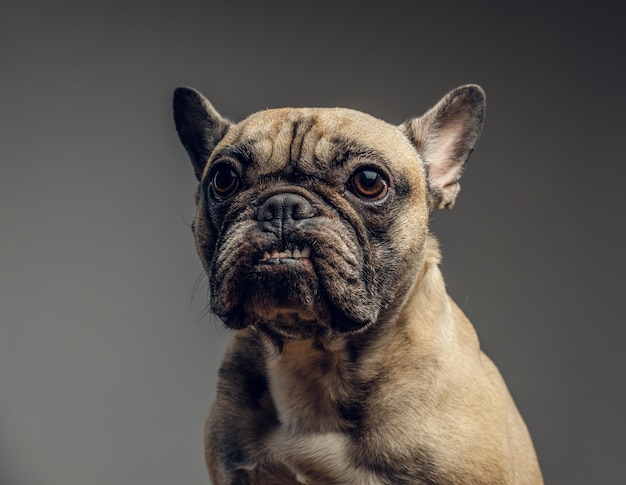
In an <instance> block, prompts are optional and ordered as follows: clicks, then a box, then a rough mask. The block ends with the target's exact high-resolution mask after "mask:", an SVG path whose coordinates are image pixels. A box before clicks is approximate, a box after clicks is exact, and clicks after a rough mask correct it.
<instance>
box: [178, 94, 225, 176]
mask: <svg viewBox="0 0 626 485" xmlns="http://www.w3.org/2000/svg"><path fill="white" fill-rule="evenodd" d="M174 122H175V123H176V131H177V132H178V137H179V138H180V141H181V142H182V144H183V146H184V147H185V149H186V150H187V153H188V154H189V158H191V163H192V164H193V169H194V171H195V174H196V178H197V179H198V180H200V178H201V177H202V172H203V171H204V167H205V165H206V163H207V161H208V160H209V157H210V156H211V152H213V149H214V148H215V146H216V145H217V144H218V143H219V141H220V140H221V139H222V138H223V137H224V135H225V134H226V132H227V131H228V129H229V128H230V126H231V123H230V122H229V121H228V120H226V119H224V118H222V117H221V116H220V114H219V113H218V112H217V111H216V110H215V108H213V106H212V105H211V103H209V101H208V100H207V99H206V98H205V97H204V96H202V94H200V93H199V92H198V91H196V90H195V89H191V88H185V87H180V88H177V89H176V90H175V91H174Z"/></svg>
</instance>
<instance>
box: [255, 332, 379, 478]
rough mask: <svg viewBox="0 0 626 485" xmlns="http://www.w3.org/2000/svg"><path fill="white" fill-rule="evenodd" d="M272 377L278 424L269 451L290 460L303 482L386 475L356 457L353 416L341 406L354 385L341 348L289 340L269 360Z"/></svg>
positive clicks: (278, 459) (280, 459)
mask: <svg viewBox="0 0 626 485" xmlns="http://www.w3.org/2000/svg"><path fill="white" fill-rule="evenodd" d="M268 371H269V382H270V391H271V394H272V399H273V401H274V405H275V407H276V411H277V414H278V418H279V422H280V425H279V426H278V427H277V428H275V429H274V430H273V431H272V433H271V434H270V436H269V437H268V439H267V440H266V442H265V446H266V448H267V453H268V457H269V459H270V460H271V461H276V462H279V463H282V464H284V465H287V466H288V467H289V468H290V469H291V470H292V472H293V473H294V474H295V475H296V476H297V477H298V479H299V480H300V482H301V483H305V484H306V483H329V484H331V483H336V484H343V483H345V484H348V483H360V484H363V485H379V484H382V483H383V482H382V480H381V479H380V478H379V477H378V476H376V474H374V473H372V472H371V471H369V470H366V469H364V468H362V467H359V466H358V465H357V464H356V462H355V456H356V455H357V454H358V449H357V448H358V445H357V444H355V443H354V441H353V439H352V437H351V434H350V430H351V428H353V427H354V426H355V423H352V422H350V421H349V420H347V419H346V418H345V417H344V416H342V413H341V411H340V408H341V403H342V402H343V401H345V400H348V399H349V398H350V394H351V388H350V385H349V383H350V381H349V379H348V376H346V375H345V369H344V368H343V365H342V361H341V355H340V354H332V355H331V354H328V353H325V352H321V351H319V350H316V349H314V348H313V347H312V346H311V345H310V344H309V343H308V342H298V343H294V344H289V346H287V348H286V349H285V351H284V352H283V354H282V355H281V357H280V358H277V359H275V360H273V361H271V362H269V366H268Z"/></svg>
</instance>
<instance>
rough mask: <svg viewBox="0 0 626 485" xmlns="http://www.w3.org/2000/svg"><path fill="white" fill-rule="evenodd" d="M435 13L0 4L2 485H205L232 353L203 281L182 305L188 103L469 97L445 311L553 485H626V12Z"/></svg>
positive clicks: (188, 258)
mask: <svg viewBox="0 0 626 485" xmlns="http://www.w3.org/2000/svg"><path fill="white" fill-rule="evenodd" d="M11 3H14V4H11ZM431 3H435V2H428V3H425V2H424V3H420V2H411V3H410V5H409V2H406V4H405V3H394V2H380V3H379V2H373V3H372V4H366V3H363V2H354V3H352V4H348V3H343V2H333V3H324V2H309V3H306V4H305V3H297V2H293V1H291V2H258V3H249V4H242V3H237V2H231V3H230V4H228V5H220V4H217V3H215V4H211V3H210V2H197V1H196V2H193V1H187V0H182V1H178V2H170V3H169V4H166V3H165V2H148V1H146V2H117V3H115V2H112V1H109V2H88V1H83V2H74V3H72V2H68V1H60V2H43V1H29V0H22V1H20V2H10V3H7V2H6V1H5V2H4V3H3V4H2V12H1V14H0V82H1V85H0V87H1V89H0V162H1V164H2V165H1V172H0V202H1V203H0V231H1V232H0V484H2V485H14V484H15V485H22V484H24V485H30V484H33V485H38V484H46V485H48V484H49V485H56V484H59V485H61V484H63V485H84V484H94V485H97V484H107V485H108V484H116V485H118V484H140V483H150V484H171V483H198V484H200V483H208V478H207V476H206V473H205V470H204V464H203V456H202V424H203V420H204V415H205V413H206V410H207V407H208V403H209V401H210V398H211V396H212V395H213V389H214V384H215V374H216V371H217V366H218V365H219V361H220V357H221V353H222V351H223V348H224V343H225V342H226V340H227V338H228V332H227V331H226V330H224V329H222V328H221V326H220V324H219V323H218V322H216V321H215V320H214V319H213V318H212V317H209V316H207V315H206V313H205V312H204V309H205V304H206V286H205V285H204V283H205V281H206V280H199V281H200V285H199V288H198V290H197V291H195V296H193V298H192V295H194V284H195V282H196V280H197V279H198V277H199V276H200V275H201V269H200V263H199V262H198V261H197V258H196V255H195V251H194V248H193V243H192V238H191V232H190V230H189V227H188V224H189V222H190V221H191V219H192V217H193V191H194V189H195V180H194V178H193V173H192V169H191V165H190V164H189V162H188V160H187V157H186V154H185V152H184V151H183V149H182V147H181V146H180V145H179V143H178V140H177V138H176V134H175V131H174V127H173V123H172V121H171V113H170V110H171V106H170V104H171V92H172V90H173V89H174V88H175V87H176V86H177V85H180V84H185V85H192V86H195V87H197V88H199V89H201V90H202V91H203V92H204V93H205V94H206V95H207V97H209V98H210V99H211V100H212V101H213V103H214V104H215V106H216V107H217V108H218V109H219V110H220V111H221V112H222V113H223V114H224V115H226V116H228V117H231V118H232V119H241V118H242V117H243V116H245V115H246V114H248V113H250V112H252V111H255V110H258V109H261V108H265V107H275V106H285V105H297V106H304V105H321V106H335V105H338V106H347V107H353V108H357V109H361V110H364V111H368V112H370V113H372V114H374V115H376V116H379V117H381V118H384V119H387V120H389V121H391V122H394V123H399V122H401V121H403V120H404V119H405V118H406V117H409V116H413V115H416V114H421V113H422V112H423V111H424V110H426V109H427V108H428V107H430V106H431V105H432V104H434V103H435V102H436V101H437V100H438V99H439V97H441V96H442V95H443V94H445V92H447V91H448V90H449V89H451V88H453V87H455V86H457V85H460V84H464V83H468V82H477V83H480V84H481V85H482V86H483V87H484V88H485V90H486V91H487V96H488V113H487V120H486V125H485V130H484V135H483V137H482V140H481V142H480V145H479V147H478V149H477V150H476V151H475V153H474V156H473V158H472V160H471V162H470V165H469V166H468V170H467V172H466V174H465V176H464V178H463V181H462V187H463V190H462V192H461V195H460V198H459V200H458V201H457V206H456V207H455V209H454V210H452V211H449V212H443V211H440V212H437V213H436V214H435V215H434V217H433V228H434V230H435V231H436V232H437V234H438V235H439V236H440V239H441V242H442V246H443V251H444V264H443V270H444V274H445V276H446V279H447V282H448V286H449V289H450V292H451V293H452V295H453V296H454V297H455V299H456V300H457V301H458V302H459V304H460V305H461V306H462V307H463V308H464V309H465V311H466V312H467V314H468V315H469V317H470V318H471V319H472V321H473V322H474V324H475V326H476V327H477V330H478V332H479V335H480V337H481V340H482V343H483V346H484V348H485V349H486V350H487V352H488V353H489V354H490V355H491V356H492V357H493V359H494V360H495V361H496V363H497V364H498V365H499V367H500V369H501V370H502V373H503V374H504V376H505V378H506V379H507V382H508V384H509V386H510V389H511V392H512V394H513V395H514V397H515V399H516V401H517V403H518V405H519V407H520V409H521V411H522V413H523V415H524V416H525V418H526V421H527V423H528V426H529V428H530V431H531V433H532V435H533V437H534V441H535V445H536V448H537V452H538V455H539V458H540V461H541V464H542V467H543V470H544V474H545V478H546V481H547V482H548V483H552V484H589V483H594V484H615V483H624V482H625V481H626V460H625V459H624V451H625V445H624V440H623V437H624V435H625V433H626V427H625V421H626V420H625V419H624V409H626V398H625V395H626V393H625V392H624V376H623V373H624V372H623V371H624V368H625V364H626V358H625V357H624V351H623V348H624V337H625V331H624V323H625V321H624V316H623V302H624V289H625V285H624V272H625V270H626V264H625V262H626V259H625V256H624V233H625V229H624V208H625V206H626V203H625V198H624V193H623V186H624V180H625V179H626V163H625V161H624V139H625V134H626V131H625V130H626V123H625V116H624V110H625V108H626V106H625V105H626V103H625V102H624V101H625V96H624V86H625V81H626V79H625V62H624V58H625V49H624V47H625V44H624V36H623V34H622V31H623V29H624V27H623V22H624V16H623V12H621V11H618V10H617V8H618V7H615V6H614V7H609V6H608V5H618V2H613V3H611V4H608V3H607V5H603V4H602V3H601V2H593V6H591V7H587V8H582V7H580V8H579V7H576V6H575V5H574V4H573V3H572V2H562V4H561V5H562V6H557V5H556V4H555V5H553V6H550V4H547V3H545V2H544V3H543V4H541V6H540V5H539V4H538V5H536V6H533V5H532V4H529V3H527V2H491V3H490V4H487V3H482V2H476V4H473V2H459V3H458V4H457V5H453V4H450V3H447V2H441V3H439V4H437V5H433V4H431ZM190 302H191V303H190Z"/></svg>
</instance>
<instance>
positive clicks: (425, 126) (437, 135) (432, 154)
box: [400, 84, 485, 209]
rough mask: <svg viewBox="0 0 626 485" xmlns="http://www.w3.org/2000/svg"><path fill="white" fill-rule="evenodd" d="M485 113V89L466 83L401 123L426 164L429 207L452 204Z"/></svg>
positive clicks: (442, 206) (446, 206)
mask: <svg viewBox="0 0 626 485" xmlns="http://www.w3.org/2000/svg"><path fill="white" fill-rule="evenodd" d="M484 115H485V92H484V91H483V90H482V88H481V87H480V86H477V85H475V84H469V85H467V86H461V87H459V88H456V89H454V90H453V91H451V92H450V93H448V94H447V95H446V96H445V97H444V98H443V99H442V100H441V101H439V103H437V105H436V106H435V107H434V108H432V109H431V110H430V111H428V112H427V113H426V114H425V115H424V116H421V117H419V118H413V119H410V120H407V121H405V122H404V123H403V124H402V125H400V129H401V130H402V132H403V133H404V134H405V135H406V136H407V137H408V139H409V140H410V141H411V143H413V145H414V146H415V148H416V149H417V151H418V153H419V154H420V156H421V158H422V160H423V161H424V163H425V165H426V172H427V175H428V189H429V195H430V204H431V209H434V208H448V209H449V208H451V207H452V206H453V205H454V201H455V199H456V196H457V194H458V193H459V190H460V189H461V186H460V185H459V179H460V178H461V174H462V173H463V168H464V167H465V164H466V163H467V160H468V159H469V157H470V155H471V153H472V151H473V150H474V147H475V145H476V142H477V141H478V137H479V136H480V132H481V130H482V125H483V118H484Z"/></svg>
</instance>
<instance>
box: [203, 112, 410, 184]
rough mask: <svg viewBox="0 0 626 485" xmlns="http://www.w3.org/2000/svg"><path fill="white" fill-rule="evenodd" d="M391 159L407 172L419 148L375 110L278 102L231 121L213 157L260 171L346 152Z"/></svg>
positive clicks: (328, 160) (313, 166)
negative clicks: (288, 105)
mask: <svg viewBox="0 0 626 485" xmlns="http://www.w3.org/2000/svg"><path fill="white" fill-rule="evenodd" d="M355 156H357V157H359V156H360V157H373V158H376V159H379V160H382V161H383V163H384V161H393V165H394V168H395V169H396V170H402V171H403V172H405V170H403V167H406V168H407V169H408V170H407V171H408V172H409V173H419V172H420V170H415V168H416V164H419V163H420V162H419V159H418V155H417V152H416V151H415V149H414V148H413V146H412V145H411V144H410V143H409V141H408V140H407V139H406V137H405V136H404V135H403V134H402V133H401V132H400V130H399V129H398V128H397V127H395V126H393V125H391V124H389V123H386V122H384V121H382V120H379V119H377V118H374V117H373V116H370V115H367V114H365V113H361V112H359V111H354V110H349V109H343V108H280V109H272V110H267V111H260V112H258V113H254V114H253V115H251V116H249V117H248V118H246V119H245V120H243V121H242V122H240V123H238V124H237V125H235V126H233V127H232V128H231V130H230V131H229V132H228V134H227V135H226V136H225V137H224V139H223V140H222V141H221V142H220V143H219V144H218V146H217V147H216V149H215V151H214V153H213V156H212V159H217V158H221V157H232V158H236V159H238V160H239V161H241V162H242V163H244V164H246V165H248V164H249V165H254V166H255V169H256V170H258V171H259V175H263V174H264V173H268V174H269V173H272V172H276V171H280V170H283V169H284V168H285V167H289V166H291V167H294V168H296V167H297V169H298V170H300V171H302V172H303V173H309V172H310V173H314V172H316V171H319V170H320V169H324V168H326V169H327V168H330V167H332V166H333V165H334V164H341V163H343V162H345V160H346V159H347V158H349V157H355Z"/></svg>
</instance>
